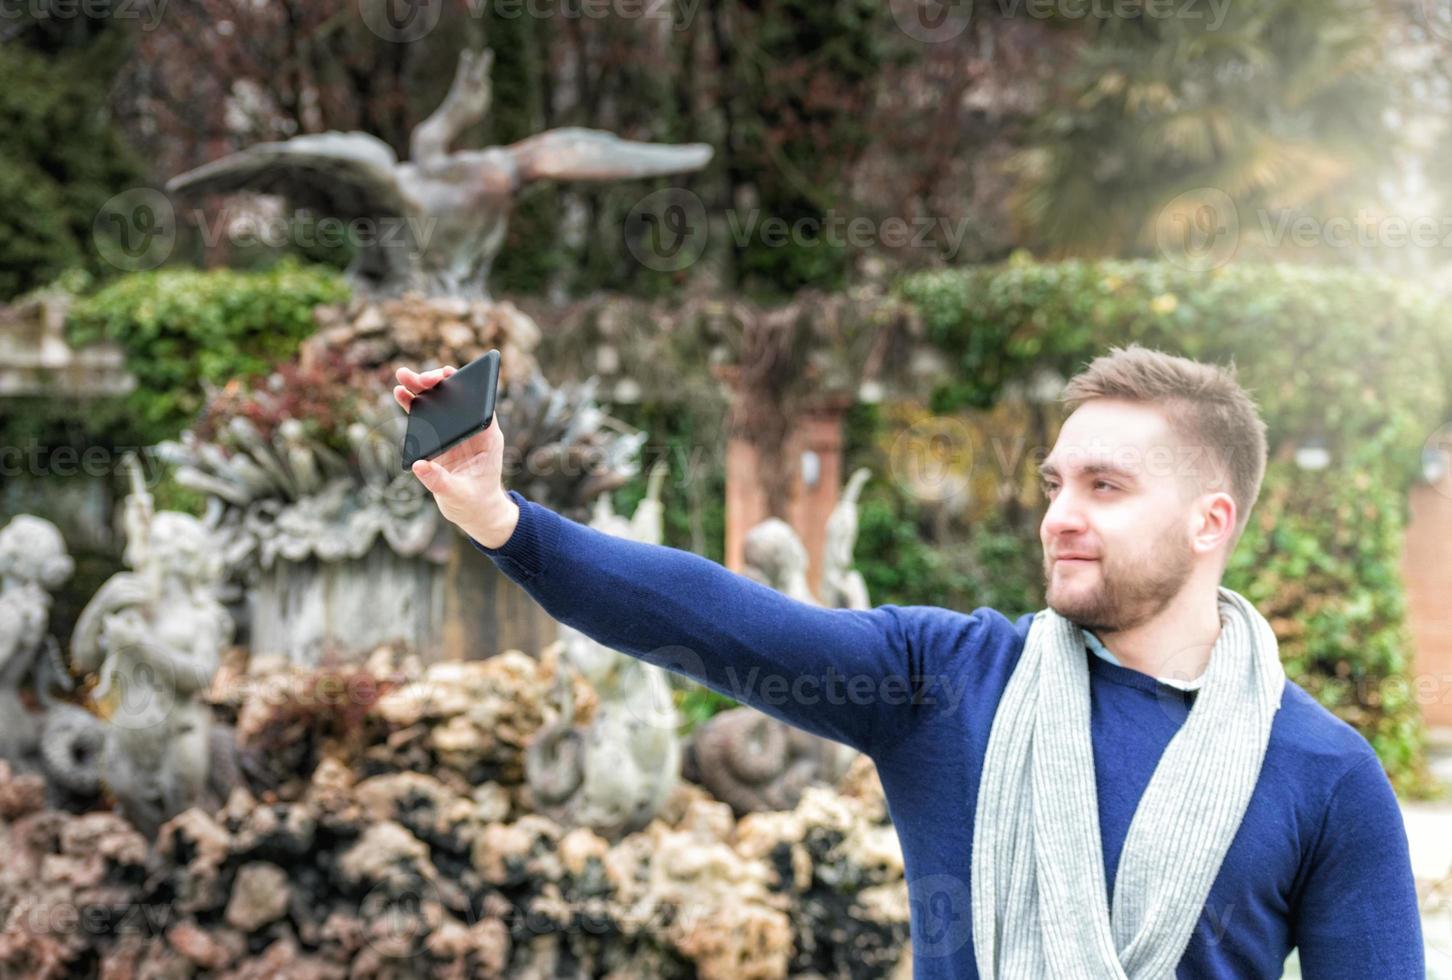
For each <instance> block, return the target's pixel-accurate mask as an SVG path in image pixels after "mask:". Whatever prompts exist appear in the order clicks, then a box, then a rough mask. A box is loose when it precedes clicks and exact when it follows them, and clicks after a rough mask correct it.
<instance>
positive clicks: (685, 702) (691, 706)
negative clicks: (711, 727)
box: [671, 684, 740, 737]
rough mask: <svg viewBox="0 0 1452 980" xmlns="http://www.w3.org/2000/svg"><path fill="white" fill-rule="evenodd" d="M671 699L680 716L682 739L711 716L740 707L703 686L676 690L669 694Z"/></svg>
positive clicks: (724, 696)
mask: <svg viewBox="0 0 1452 980" xmlns="http://www.w3.org/2000/svg"><path fill="white" fill-rule="evenodd" d="M671 697H672V699H673V700H674V701H675V705H676V710H677V711H679V712H680V715H681V730H680V734H681V736H682V737H685V736H687V735H690V734H691V733H692V732H694V731H695V730H696V729H697V728H698V727H699V726H701V725H703V724H705V723H706V722H707V721H708V720H710V718H711V716H712V715H716V714H720V713H721V712H722V711H727V710H729V709H731V708H738V707H740V705H739V704H738V703H737V702H736V701H733V700H732V699H731V698H728V697H727V696H726V695H724V694H717V693H716V692H715V691H713V690H711V689H710V688H709V687H706V686H705V685H703V684H691V685H690V686H689V687H684V688H676V689H674V690H673V691H672V692H671Z"/></svg>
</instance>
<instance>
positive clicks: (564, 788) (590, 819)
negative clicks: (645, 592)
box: [525, 462, 681, 838]
mask: <svg viewBox="0 0 1452 980" xmlns="http://www.w3.org/2000/svg"><path fill="white" fill-rule="evenodd" d="M668 469H669V467H668V466H667V465H666V464H665V463H664V462H660V463H657V464H656V465H655V467H654V468H653V469H652V470H651V473H650V480H649V484H648V490H647V493H646V497H645V499H644V500H642V501H641V502H640V505H639V506H638V507H637V508H636V510H635V513H634V515H633V516H632V517H630V518H628V519H627V518H625V517H624V516H621V515H618V514H616V513H615V512H614V509H613V507H612V505H611V503H610V499H609V497H608V496H606V495H601V496H600V497H598V498H597V499H596V506H595V515H594V517H593V518H592V519H591V521H590V526H591V527H593V528H595V529H596V530H599V531H601V532H603V533H605V534H611V535H615V536H617V537H622V538H628V539H630V540H634V541H642V542H645V543H648V544H659V543H660V541H661V537H662V526H661V504H660V489H661V483H662V481H663V480H664V479H665V476H666V473H667V471H668ZM560 634H561V635H560V642H561V644H562V648H563V651H562V656H561V658H560V671H559V675H558V678H559V683H558V687H557V691H558V692H559V695H560V697H561V700H562V704H561V707H560V713H559V717H558V718H557V719H556V720H555V721H553V722H551V723H549V724H547V725H546V726H545V727H543V728H541V729H540V731H539V732H538V733H537V734H536V735H535V737H534V739H533V740H532V741H531V742H530V745H529V748H528V750H527V751H526V753H525V774H526V777H527V779H528V782H529V786H530V790H531V792H532V794H533V797H534V800H535V802H536V804H537V805H538V807H539V808H540V810H541V811H542V812H543V813H545V815H547V816H549V817H551V818H552V819H554V820H557V821H558V822H560V823H562V824H564V825H565V826H573V827H588V828H590V829H591V830H593V831H595V832H596V833H598V834H601V835H603V836H605V837H609V838H619V837H620V836H622V835H623V834H626V833H630V832H632V831H636V830H640V829H641V828H643V827H645V826H646V824H648V823H649V822H650V821H651V819H652V818H653V817H654V816H655V815H656V813H657V811H658V810H659V809H660V807H661V806H662V805H663V804H664V803H665V801H666V798H667V797H668V796H669V795H670V793H671V791H672V790H673V789H674V788H675V785H676V781H677V778H678V774H679V772H680V764H681V749H680V743H679V740H678V738H677V736H676V729H677V727H678V719H677V716H676V710H675V706H674V703H673V702H672V699H671V688H670V683H669V680H668V677H667V672H666V671H664V670H662V669H660V668H659V667H654V666H652V665H650V664H647V663H644V662H643V661H640V660H637V659H636V658H634V657H630V656H627V655H625V654H623V653H619V652H617V651H615V650H611V649H610V648H609V647H606V646H603V645H601V644H599V643H596V642H595V641H594V640H592V639H590V638H589V637H588V636H585V635H584V634H583V633H580V632H579V631H577V630H574V629H571V628H569V627H568V626H564V625H561V627H560ZM576 673H578V674H579V675H580V676H582V677H584V679H585V680H586V681H587V682H588V683H589V685H590V687H591V688H592V689H593V690H594V692H595V694H596V697H597V698H598V704H597V705H596V708H595V713H594V717H593V718H592V719H591V720H590V723H589V724H588V725H586V726H581V725H579V724H578V723H577V721H576V711H575V704H574V698H573V683H572V677H571V675H572V674H576Z"/></svg>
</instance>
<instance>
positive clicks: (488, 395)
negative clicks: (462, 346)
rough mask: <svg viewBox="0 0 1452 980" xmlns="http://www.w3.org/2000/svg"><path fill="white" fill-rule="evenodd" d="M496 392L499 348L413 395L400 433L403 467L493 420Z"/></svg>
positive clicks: (431, 457)
mask: <svg viewBox="0 0 1452 980" xmlns="http://www.w3.org/2000/svg"><path fill="white" fill-rule="evenodd" d="M498 394H499V351H498V350H491V351H490V352H489V353H487V354H485V355H483V356H482V357H477V358H475V359H474V360H472V361H470V362H469V363H468V364H466V365H465V366H464V367H463V368H461V369H460V370H458V371H455V372H454V373H453V374H452V375H450V376H449V377H447V378H445V379H444V380H443V381H440V382H439V383H438V384H436V385H434V386H433V387H432V388H429V389H428V390H427V391H421V392H419V393H418V394H417V395H414V397H413V404H411V405H410V406H409V410H408V429H407V431H405V432H404V436H403V468H404V469H405V470H411V469H413V464H414V463H415V462H417V461H418V460H420V459H433V458H434V457H435V456H437V455H439V454H440V453H442V452H444V450H446V449H448V448H449V447H450V446H453V445H455V444H456V443H459V442H462V441H463V440H465V439H467V438H469V437H470V436H472V435H473V434H474V433H476V432H483V431H484V430H485V429H487V428H489V425H490V423H491V422H493V421H494V402H495V399H496V398H497V397H498Z"/></svg>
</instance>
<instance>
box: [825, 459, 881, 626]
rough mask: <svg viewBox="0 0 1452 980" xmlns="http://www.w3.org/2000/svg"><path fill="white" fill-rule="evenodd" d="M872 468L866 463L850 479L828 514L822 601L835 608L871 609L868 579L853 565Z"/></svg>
mask: <svg viewBox="0 0 1452 980" xmlns="http://www.w3.org/2000/svg"><path fill="white" fill-rule="evenodd" d="M870 475H871V471H870V470H868V469H867V468H866V467H862V468H861V469H858V470H857V471H855V472H854V473H853V474H852V476H851V477H849V478H848V480H847V486H846V488H845V489H843V491H842V496H841V497H840V498H838V500H837V506H836V507H834V508H832V513H831V515H830V516H829V517H828V518H827V540H826V547H825V548H824V549H823V555H822V605H824V606H827V607H829V608H832V609H871V608H872V603H871V602H870V601H869V600H868V598H867V582H866V580H864V579H863V578H862V573H861V572H859V571H857V569H855V568H853V567H852V550H853V548H854V547H856V545H857V500H858V498H859V497H861V496H862V485H863V484H865V483H866V482H867V478H868V477H869V476H870Z"/></svg>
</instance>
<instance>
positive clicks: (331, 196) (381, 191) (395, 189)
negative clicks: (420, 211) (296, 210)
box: [166, 132, 408, 221]
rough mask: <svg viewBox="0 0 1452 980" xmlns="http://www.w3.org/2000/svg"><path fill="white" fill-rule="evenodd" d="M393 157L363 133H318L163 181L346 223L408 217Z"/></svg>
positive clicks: (180, 189)
mask: <svg viewBox="0 0 1452 980" xmlns="http://www.w3.org/2000/svg"><path fill="white" fill-rule="evenodd" d="M397 166H398V158H397V157H396V156H395V155H394V153H393V150H392V149H391V148H390V147H389V145H388V144H387V143H384V142H383V141H382V140H380V139H377V138H375V137H373V136H369V135H368V134H367V133H339V132H329V133H317V134H313V135H309V136H298V137H295V138H293V139H290V140H283V141H281V142H277V143H258V144H257V145H255V146H249V147H248V148H247V149H245V150H241V151H239V152H237V153H233V154H230V155H228V156H225V157H222V158H221V159H220V160H214V161H212V162H211V163H208V164H203V165H202V166H200V167H197V168H196V169H194V170H188V171H187V172H186V173H183V174H178V175H177V176H175V177H173V178H172V179H171V180H169V181H167V185H166V189H167V190H168V191H170V192H171V193H174V194H214V193H231V192H234V191H252V192H255V193H259V194H278V195H282V196H284V197H286V198H287V199H288V201H289V203H290V204H291V205H293V206H294V207H305V208H309V209H311V210H314V211H316V212H318V213H320V214H323V215H327V216H330V217H335V218H341V219H343V220H347V221H351V220H353V219H356V218H368V217H375V218H376V217H398V216H402V215H404V214H406V213H407V207H408V205H407V200H406V198H405V197H404V194H403V192H402V190H401V189H400V188H399V184H398V177H397Z"/></svg>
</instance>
